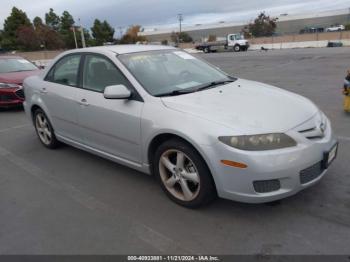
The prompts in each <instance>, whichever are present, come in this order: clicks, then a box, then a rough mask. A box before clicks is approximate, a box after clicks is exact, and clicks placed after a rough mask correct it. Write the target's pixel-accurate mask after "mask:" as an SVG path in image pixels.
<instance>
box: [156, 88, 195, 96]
mask: <svg viewBox="0 0 350 262" xmlns="http://www.w3.org/2000/svg"><path fill="white" fill-rule="evenodd" d="M196 91H197V90H174V91H171V92H168V93H164V94H159V95H155V96H156V97H162V96H178V95H183V94H189V93H193V92H196Z"/></svg>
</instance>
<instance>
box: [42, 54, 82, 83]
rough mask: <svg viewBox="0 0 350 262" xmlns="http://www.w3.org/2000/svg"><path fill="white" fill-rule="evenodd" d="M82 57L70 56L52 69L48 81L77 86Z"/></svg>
mask: <svg viewBox="0 0 350 262" xmlns="http://www.w3.org/2000/svg"><path fill="white" fill-rule="evenodd" d="M80 58H81V56H80V55H68V56H66V57H64V58H62V59H61V60H60V61H58V63H56V65H55V66H54V67H53V68H52V69H51V71H50V72H49V74H48V80H49V81H51V82H54V83H58V84H62V85H69V86H77V84H78V71H79V63H80Z"/></svg>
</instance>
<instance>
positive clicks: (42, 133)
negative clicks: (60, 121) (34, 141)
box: [33, 108, 59, 149]
mask: <svg viewBox="0 0 350 262" xmlns="http://www.w3.org/2000/svg"><path fill="white" fill-rule="evenodd" d="M33 116H34V127H35V131H36V134H37V135H38V138H39V140H40V142H41V143H42V144H43V145H44V146H45V147H47V148H50V149H54V148H57V146H58V145H59V142H58V140H57V139H56V136H55V132H54V130H53V127H52V125H51V123H50V120H49V119H48V117H47V116H46V114H45V112H44V111H43V110H42V109H40V108H38V109H37V110H35V112H34V114H33Z"/></svg>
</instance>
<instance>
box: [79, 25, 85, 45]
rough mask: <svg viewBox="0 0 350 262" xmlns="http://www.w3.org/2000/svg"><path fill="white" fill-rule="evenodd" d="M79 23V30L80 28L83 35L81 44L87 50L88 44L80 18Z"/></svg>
mask: <svg viewBox="0 0 350 262" xmlns="http://www.w3.org/2000/svg"><path fill="white" fill-rule="evenodd" d="M78 21H79V28H80V34H81V43H82V45H83V48H85V47H86V43H85V36H84V30H83V27H82V26H81V23H80V18H79V19H78Z"/></svg>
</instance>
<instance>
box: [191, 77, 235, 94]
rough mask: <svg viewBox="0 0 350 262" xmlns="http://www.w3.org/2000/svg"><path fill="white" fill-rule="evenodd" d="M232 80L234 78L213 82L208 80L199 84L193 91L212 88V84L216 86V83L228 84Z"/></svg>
mask: <svg viewBox="0 0 350 262" xmlns="http://www.w3.org/2000/svg"><path fill="white" fill-rule="evenodd" d="M234 81H235V80H222V81H213V82H210V83H207V84H204V85H201V86H200V87H198V88H197V89H196V90H195V92H198V91H202V90H205V89H209V88H213V87H214V86H218V85H225V84H228V83H232V82H234Z"/></svg>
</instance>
